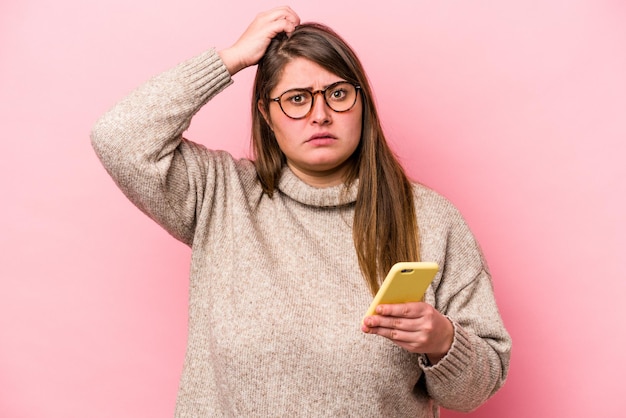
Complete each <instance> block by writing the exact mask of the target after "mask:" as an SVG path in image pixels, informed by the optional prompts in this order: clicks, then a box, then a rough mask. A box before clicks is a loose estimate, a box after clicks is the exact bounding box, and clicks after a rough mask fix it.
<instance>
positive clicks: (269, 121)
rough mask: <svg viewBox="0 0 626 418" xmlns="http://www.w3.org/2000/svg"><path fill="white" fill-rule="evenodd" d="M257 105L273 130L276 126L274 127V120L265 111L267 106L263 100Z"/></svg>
mask: <svg viewBox="0 0 626 418" xmlns="http://www.w3.org/2000/svg"><path fill="white" fill-rule="evenodd" d="M256 107H257V109H259V112H261V115H263V119H265V123H267V126H269V127H270V129H271V130H272V131H273V130H274V128H273V127H272V121H271V119H270V116H269V115H268V114H267V112H266V111H265V106H264V103H263V101H262V100H259V101H258V102H256Z"/></svg>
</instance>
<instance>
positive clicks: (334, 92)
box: [324, 82, 356, 112]
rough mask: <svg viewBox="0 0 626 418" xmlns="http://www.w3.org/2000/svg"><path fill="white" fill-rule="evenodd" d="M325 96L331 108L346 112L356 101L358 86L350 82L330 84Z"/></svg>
mask: <svg viewBox="0 0 626 418" xmlns="http://www.w3.org/2000/svg"><path fill="white" fill-rule="evenodd" d="M324 96H325V97H326V103H328V106H330V108H331V109H333V110H334V111H335V112H345V111H346V110H349V109H351V108H352V106H354V103H355V102H356V88H355V87H354V86H353V85H352V84H350V83H346V82H341V83H337V84H334V85H332V86H329V87H328V89H327V90H326V93H325V94H324Z"/></svg>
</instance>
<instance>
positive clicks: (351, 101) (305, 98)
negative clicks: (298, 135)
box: [270, 81, 361, 119]
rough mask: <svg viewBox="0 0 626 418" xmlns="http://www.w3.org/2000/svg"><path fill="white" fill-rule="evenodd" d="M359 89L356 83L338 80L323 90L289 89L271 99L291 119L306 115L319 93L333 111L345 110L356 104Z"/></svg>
mask: <svg viewBox="0 0 626 418" xmlns="http://www.w3.org/2000/svg"><path fill="white" fill-rule="evenodd" d="M360 89H361V86H359V85H358V84H352V83H349V82H347V81H339V82H337V83H333V84H331V85H330V86H328V87H326V88H325V89H324V90H316V91H310V90H306V89H291V90H287V91H286V92H284V93H282V94H281V95H280V96H278V97H275V98H273V99H270V100H272V101H273V102H277V103H278V104H279V106H280V109H281V110H282V111H283V113H284V114H285V115H287V116H288V117H290V118H291V119H302V118H304V117H306V116H307V115H308V114H309V112H311V109H313V104H314V101H315V95H317V93H321V94H322V96H323V97H324V101H325V102H326V104H327V105H328V107H330V108H331V109H332V110H334V111H335V112H338V113H341V112H347V111H348V110H350V109H352V108H353V107H354V105H355V104H356V99H357V96H358V95H357V91H358V90H360Z"/></svg>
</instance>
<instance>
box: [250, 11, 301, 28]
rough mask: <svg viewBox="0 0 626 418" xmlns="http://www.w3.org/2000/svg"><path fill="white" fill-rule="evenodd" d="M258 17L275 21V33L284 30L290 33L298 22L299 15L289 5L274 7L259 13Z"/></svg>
mask: <svg viewBox="0 0 626 418" xmlns="http://www.w3.org/2000/svg"><path fill="white" fill-rule="evenodd" d="M257 18H258V19H261V20H263V19H266V20H267V21H268V22H275V23H276V26H275V28H276V29H275V31H276V32H275V34H279V33H280V32H286V33H287V34H290V33H291V32H293V31H294V30H295V28H296V26H298V25H299V24H300V17H299V16H298V15H297V13H296V12H294V11H293V9H292V8H291V7H289V6H281V7H275V8H273V9H271V10H268V11H267V12H263V13H260V14H259V16H258V17H257Z"/></svg>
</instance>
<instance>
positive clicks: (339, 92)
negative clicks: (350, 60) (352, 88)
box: [328, 85, 349, 102]
mask: <svg viewBox="0 0 626 418" xmlns="http://www.w3.org/2000/svg"><path fill="white" fill-rule="evenodd" d="M348 94H349V93H348V89H347V87H346V85H340V86H337V87H334V88H333V89H332V90H330V94H329V95H328V98H329V99H331V100H333V101H335V102H340V101H342V100H344V99H345V98H346V97H347V96H348Z"/></svg>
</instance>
